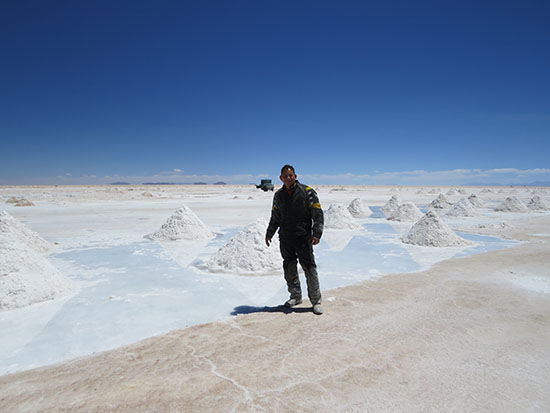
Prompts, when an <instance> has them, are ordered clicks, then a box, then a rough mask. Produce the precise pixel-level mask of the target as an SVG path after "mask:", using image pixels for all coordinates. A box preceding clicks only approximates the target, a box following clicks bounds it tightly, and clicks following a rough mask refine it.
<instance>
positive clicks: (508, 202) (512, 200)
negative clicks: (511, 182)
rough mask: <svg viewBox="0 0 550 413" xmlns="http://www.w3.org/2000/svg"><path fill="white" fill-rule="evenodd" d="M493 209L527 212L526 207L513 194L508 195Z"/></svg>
mask: <svg viewBox="0 0 550 413" xmlns="http://www.w3.org/2000/svg"><path fill="white" fill-rule="evenodd" d="M495 211H501V212H528V209H527V207H526V206H525V204H524V203H523V202H521V201H520V200H519V199H518V198H516V197H515V196H509V197H508V198H506V199H505V200H504V202H502V203H501V204H500V205H499V206H497V207H496V208H495Z"/></svg>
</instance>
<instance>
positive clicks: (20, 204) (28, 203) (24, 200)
mask: <svg viewBox="0 0 550 413" xmlns="http://www.w3.org/2000/svg"><path fill="white" fill-rule="evenodd" d="M15 206H18V207H25V206H34V204H33V203H32V202H31V201H29V200H28V199H27V198H22V199H20V200H19V201H18V202H17V203H16V204H15Z"/></svg>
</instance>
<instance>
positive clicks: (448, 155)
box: [0, 0, 550, 184]
mask: <svg viewBox="0 0 550 413" xmlns="http://www.w3.org/2000/svg"><path fill="white" fill-rule="evenodd" d="M549 22H550V2H548V1H545V0H543V1H529V0H526V1H525V0H524V1H520V0H518V1H450V0H449V1H446V0H437V1H435V0H434V1H376V2H375V1H366V0H365V1H331V2H329V1H299V0H294V1H269V0H254V1H253V0H250V1H240V0H225V1H209V0H197V1H173V2H166V1H147V2H144V1H116V0H112V1H102V0H98V1H72V0H71V1H55V0H50V1H43V0H40V1H31V0H20V1H3V2H2V4H1V6H0V33H1V36H0V45H1V64H0V138H1V142H2V143H1V153H0V184H8V183H63V182H67V183H71V182H72V183H76V182H81V183H100V182H105V181H106V182H109V181H113V180H119V178H120V179H122V180H128V181H131V180H135V182H142V181H143V180H148V179H149V178H150V179H151V180H157V181H159V180H162V179H161V177H166V179H165V180H166V181H178V180H179V181H180V182H181V181H186V180H187V181H189V179H191V178H189V176H191V175H193V176H194V175H196V176H197V177H201V178H204V179H205V180H207V179H209V178H210V177H212V179H214V176H215V177H222V178H225V179H226V180H228V181H232V180H233V181H235V182H236V181H239V180H240V181H242V183H248V182H250V181H251V180H255V178H256V177H257V176H260V175H262V174H266V175H269V176H271V177H275V178H276V177H277V175H278V171H279V169H280V167H281V166H282V164H284V163H292V164H294V165H295V166H296V168H297V172H298V173H299V174H300V173H301V174H305V175H306V176H308V177H309V178H310V179H313V180H315V181H317V182H318V183H324V182H321V181H323V180H328V181H330V179H329V178H328V177H323V176H321V175H335V176H342V175H343V174H347V175H345V176H347V177H348V178H350V177H351V178H350V179H351V181H353V180H354V179H355V181H357V182H359V181H361V180H363V181H364V183H370V181H369V180H370V179H371V178H373V177H378V181H376V179H374V178H373V179H374V181H373V182H375V183H384V182H382V181H383V179H382V178H380V177H381V176H386V177H387V178H388V180H389V181H391V180H392V179H397V180H396V182H403V181H399V179H401V177H402V176H407V175H409V176H410V174H411V172H410V171H419V170H421V171H424V172H422V173H421V174H425V176H426V178H429V177H431V176H432V174H433V173H436V174H440V175H441V174H442V173H443V174H444V175H445V174H448V175H445V176H452V175H453V173H455V174H457V173H458V174H463V173H465V174H466V175H467V177H465V178H464V179H466V180H468V179H470V178H472V177H473V175H470V174H474V175H476V176H477V175H479V174H484V176H489V177H490V179H489V178H487V179H489V180H491V179H493V178H494V179H497V175H498V174H499V173H501V172H502V171H501V169H504V168H506V171H505V172H506V174H507V175H506V177H505V179H508V180H510V179H516V180H517V179H519V178H518V176H520V175H521V176H524V177H525V179H527V180H528V181H537V180H548V181H550V169H549V168H550V23H549ZM457 169H460V170H461V171H459V172H453V171H455V170H457ZM494 170H498V171H496V174H497V175H495V171H494ZM446 171H447V172H446ZM472 171H477V172H472ZM413 174H417V172H414V173H413ZM241 175H250V177H249V176H244V177H240V176H241ZM105 176H107V178H105ZM237 176H239V178H237ZM356 176H359V178H357V177H356ZM499 176H500V175H499ZM361 177H362V178H361ZM390 177H393V178H390ZM341 179H342V183H346V182H343V181H344V180H345V179H344V178H341ZM494 179H493V180H494ZM498 179H504V178H502V176H500V178H498ZM355 181H354V182H355ZM366 181H369V182H366ZM389 181H388V182H387V183H395V182H389ZM331 182H332V181H331ZM518 182H519V181H518ZM426 183H430V182H429V179H427V181H426Z"/></svg>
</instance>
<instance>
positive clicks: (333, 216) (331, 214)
mask: <svg viewBox="0 0 550 413" xmlns="http://www.w3.org/2000/svg"><path fill="white" fill-rule="evenodd" d="M324 215H325V216H324V218H325V228H330V229H360V228H361V224H359V223H358V222H357V221H356V220H355V218H353V217H352V216H351V213H350V212H349V211H348V209H347V208H346V207H345V206H344V205H343V204H339V203H336V204H332V205H330V206H329V208H328V210H327V211H325V214H324Z"/></svg>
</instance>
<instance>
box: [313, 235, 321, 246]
mask: <svg viewBox="0 0 550 413" xmlns="http://www.w3.org/2000/svg"><path fill="white" fill-rule="evenodd" d="M320 241H321V240H320V239H319V238H317V237H313V238H312V239H311V245H317V244H319V242H320Z"/></svg>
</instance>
